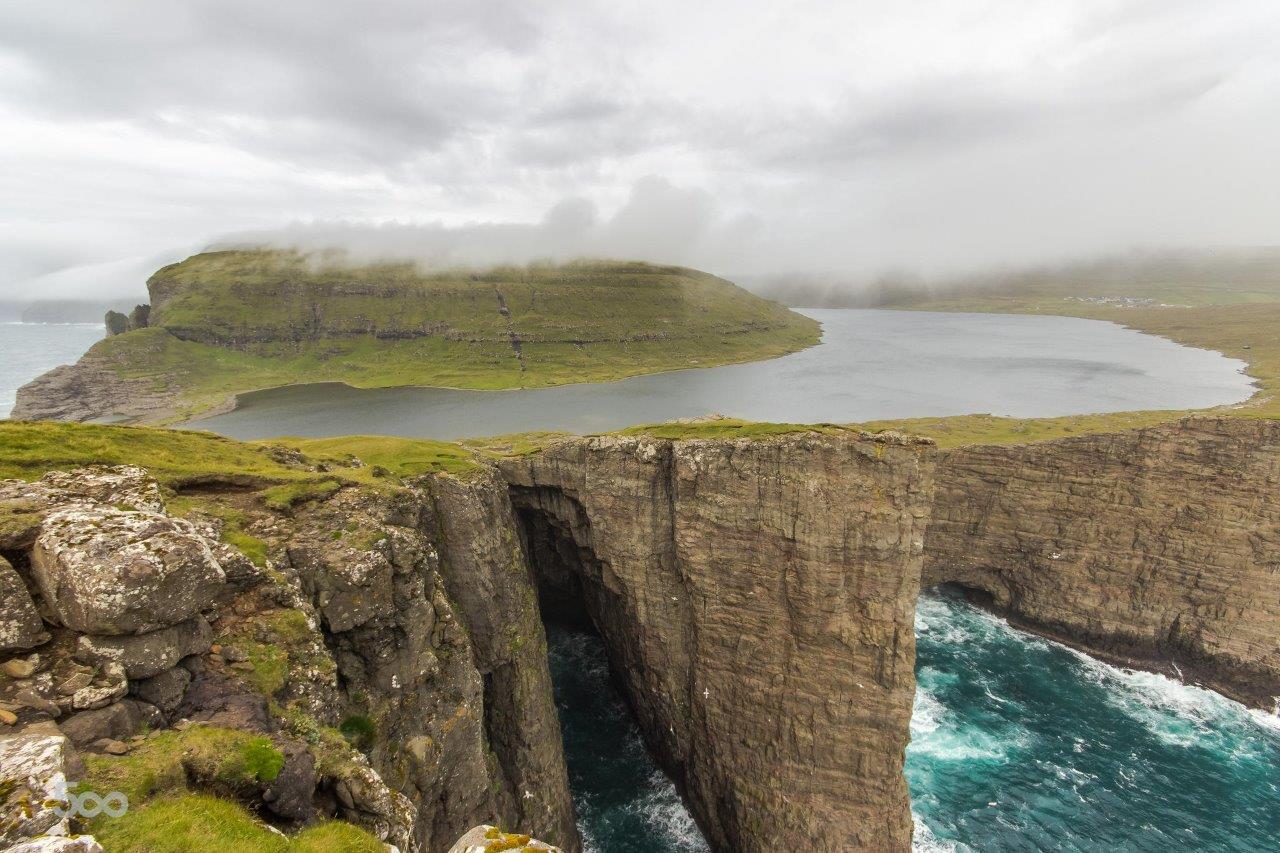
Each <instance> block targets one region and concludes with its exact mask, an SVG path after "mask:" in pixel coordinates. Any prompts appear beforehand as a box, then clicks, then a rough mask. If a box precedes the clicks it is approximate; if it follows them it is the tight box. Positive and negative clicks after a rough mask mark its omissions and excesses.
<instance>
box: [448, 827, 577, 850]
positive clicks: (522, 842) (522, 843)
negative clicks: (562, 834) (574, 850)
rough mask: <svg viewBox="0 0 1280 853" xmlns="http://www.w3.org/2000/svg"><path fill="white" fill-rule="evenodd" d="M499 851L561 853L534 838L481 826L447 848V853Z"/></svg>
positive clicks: (557, 848)
mask: <svg viewBox="0 0 1280 853" xmlns="http://www.w3.org/2000/svg"><path fill="white" fill-rule="evenodd" d="M500 850H521V851H523V850H540V851H545V853H562V851H561V850H560V848H559V847H552V846H551V845H550V844H543V843H542V842H541V841H538V840H537V839H536V838H531V837H530V836H528V835H521V834H519V833H515V832H503V831H502V830H500V829H498V828H497V827H496V826H489V825H488V824H481V825H480V826H476V827H472V828H471V829H470V830H469V831H468V832H467V834H466V835H464V836H462V837H461V838H459V839H458V842H457V843H456V844H454V845H453V847H451V848H449V853H496V851H500Z"/></svg>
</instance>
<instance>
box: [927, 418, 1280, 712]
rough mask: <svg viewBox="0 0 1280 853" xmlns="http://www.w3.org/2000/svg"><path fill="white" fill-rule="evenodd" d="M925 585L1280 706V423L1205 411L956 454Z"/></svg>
mask: <svg viewBox="0 0 1280 853" xmlns="http://www.w3.org/2000/svg"><path fill="white" fill-rule="evenodd" d="M936 479H937V498H936V502H935V505H934V511H933V520H932V522H931V524H930V526H929V530H928V534H927V537H926V547H925V553H926V559H925V568H924V582H925V584H926V585H932V584H936V583H941V582H944V581H955V582H959V583H962V584H965V585H967V586H969V587H972V588H975V589H979V590H983V591H985V592H987V593H990V595H991V596H992V598H993V603H994V604H995V606H996V607H997V608H999V609H1002V610H1004V611H1006V612H1008V613H1009V614H1010V615H1011V616H1013V617H1014V618H1016V619H1017V620H1020V621H1021V622H1023V623H1024V624H1026V625H1027V626H1029V627H1032V628H1034V629H1037V630H1040V631H1042V632H1046V633H1048V634H1050V635H1053V636H1057V637H1060V638H1062V639H1064V640H1067V641H1070V642H1073V643H1075V644H1078V645H1080V646H1082V647H1084V648H1085V649H1087V650H1089V651H1092V652H1094V653H1096V654H1101V655H1103V656H1106V657H1110V658H1118V659H1119V660H1120V661H1121V662H1131V663H1136V664H1141V665H1146V666H1155V667H1157V668H1164V669H1166V670H1169V671H1170V672H1171V674H1177V673H1176V671H1173V670H1171V669H1170V668H1169V667H1168V666H1167V664H1166V663H1165V662H1167V661H1173V662H1175V663H1176V664H1178V665H1179V667H1180V668H1181V670H1182V671H1183V673H1182V674H1185V675H1188V676H1191V677H1193V678H1195V679H1198V680H1201V681H1203V682H1204V683H1206V684H1207V685H1208V686H1211V687H1213V688H1215V689H1218V690H1221V691H1223V692H1225V693H1227V694H1228V695H1231V696H1235V697H1237V698H1239V699H1241V700H1242V701H1245V702H1248V703H1250V704H1253V705H1258V706H1262V707H1266V708H1268V709H1270V708H1272V707H1274V705H1275V702H1276V697H1277V696H1280V630H1278V629H1277V628H1278V626H1280V423H1277V422H1275V421H1270V420H1246V419H1240V418H1217V417H1194V418H1189V419H1186V420H1183V421H1179V422H1177V423H1173V424H1167V425H1163V426H1157V427H1152V428H1149V429H1140V430H1133V431H1128V432H1121V433H1112V434H1101V435H1086V436H1081V437H1079V438H1068V439H1060V440H1056V441H1046V442H1040V443H1036V444H1029V445H1011V446H998V447H995V446H977V447H967V448H960V449H956V450H951V451H948V452H947V453H945V454H944V455H943V457H942V461H941V463H940V466H939V469H938V473H937V477H936Z"/></svg>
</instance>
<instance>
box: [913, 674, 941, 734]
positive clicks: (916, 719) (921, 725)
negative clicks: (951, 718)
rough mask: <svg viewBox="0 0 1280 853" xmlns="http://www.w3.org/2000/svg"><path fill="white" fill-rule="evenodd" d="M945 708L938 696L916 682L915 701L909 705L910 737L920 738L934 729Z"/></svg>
mask: <svg viewBox="0 0 1280 853" xmlns="http://www.w3.org/2000/svg"><path fill="white" fill-rule="evenodd" d="M945 713H946V708H944V707H943V705H942V703H941V702H939V701H938V698H937V697H936V696H934V695H933V694H932V693H930V692H929V691H928V690H926V689H925V688H924V687H923V686H921V685H919V684H917V686H916V698H915V702H914V703H913V704H912V706H911V739H912V740H913V741H914V740H916V739H917V738H922V737H924V736H925V735H927V734H929V733H930V732H933V731H935V730H936V729H937V728H938V725H939V724H940V721H941V720H942V715H943V714H945Z"/></svg>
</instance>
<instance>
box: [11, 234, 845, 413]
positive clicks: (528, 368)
mask: <svg viewBox="0 0 1280 853" xmlns="http://www.w3.org/2000/svg"><path fill="white" fill-rule="evenodd" d="M341 261H342V259H341V257H339V256H324V257H317V256H303V255H300V254H297V253H294V252H287V251H267V250H256V251H255V250H236V251H223V252H207V253H204V254H200V255H195V256H193V257H191V258H188V259H187V260H185V261H183V262H181V263H178V264H173V265H171V266H167V267H164V268H163V269H161V270H160V271H158V272H157V273H156V274H155V275H153V276H152V277H151V279H150V281H148V285H147V286H148V289H149V291H150V293H151V306H152V307H151V312H150V316H149V318H148V319H147V320H146V322H147V324H148V325H147V327H145V328H137V327H136V326H137V325H138V324H132V325H131V326H130V328H131V329H132V330H131V331H127V332H125V333H124V334H118V335H114V336H112V337H109V338H106V339H105V340H103V341H101V342H100V343H98V344H97V345H95V346H94V347H93V348H92V349H91V350H90V351H89V352H88V353H87V354H86V355H85V357H84V358H83V359H81V362H80V363H79V364H78V365H76V366H74V367H71V368H65V369H62V372H61V373H59V372H58V371H54V372H53V373H50V374H46V376H45V377H41V379H39V380H37V381H35V382H33V383H31V384H30V385H28V386H27V387H26V388H24V389H22V391H20V392H19V397H18V405H17V407H15V410H14V417H47V418H62V419H72V420H83V419H86V418H96V417H104V416H117V417H118V416H123V417H126V418H130V419H145V420H172V419H175V418H181V417H185V416H190V415H194V414H197V413H200V412H205V411H208V410H210V409H214V408H217V407H220V406H225V405H226V404H227V401H228V398H229V397H230V396H231V395H234V394H235V393H238V392H243V391H248V390H254V389H258V388H265V387H273V386H278V385H285V384H290V383H297V382H325V381H336V382H345V383H348V384H351V385H355V386H359V387H388V386H398V385H424V386H442V387H456V388H492V389H499V388H516V387H538V386H547V385H557V384H564V383H568V382H584V381H600V380H606V379H617V378H621V377H624V376H632V375H636V374H641V373H652V372H657V371H663V370H674V369H679V368H686V367H705V366H711V365H718V364H727V363H732V362H738V361H751V360H756V359H762V358H771V357H774V356H778V355H782V354H785V353H788V352H793V351H795V350H798V349H802V348H804V347H807V346H811V345H813V344H815V343H817V342H818V339H819V336H820V330H819V327H818V324H817V323H815V322H814V321H813V320H810V319H809V318H807V317H803V316H801V315H799V314H795V313H793V312H792V311H790V310H788V309H787V308H785V307H783V306H782V305H779V304H777V303H774V302H770V301H768V300H765V299H762V298H760V297H758V296H754V295H752V294H750V293H748V292H746V291H745V290H742V289H741V288H739V287H737V286H735V285H733V284H731V283H730V282H728V281H725V280H724V279H720V278H717V277H715V276H712V275H709V274H707V273H702V272H698V271H696V270H690V269H684V268H682V267H668V266H655V265H650V264H643V263H626V262H611V261H589V262H588V261H584V262H577V263H571V264H565V265H542V266H537V265H535V266H529V267H507V268H499V269H493V270H486V271H479V272H470V271H451V272H430V273H427V272H423V271H421V270H419V269H418V268H417V267H415V266H413V265H411V264H390V263H387V264H374V265H365V266H351V265H348V264H344V263H342V262H341ZM119 319H121V320H122V321H123V318H119Z"/></svg>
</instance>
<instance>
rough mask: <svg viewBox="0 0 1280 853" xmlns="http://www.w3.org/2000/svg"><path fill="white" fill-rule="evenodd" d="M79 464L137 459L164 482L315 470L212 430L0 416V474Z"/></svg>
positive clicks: (271, 477)
mask: <svg viewBox="0 0 1280 853" xmlns="http://www.w3.org/2000/svg"><path fill="white" fill-rule="evenodd" d="M83 465H141V466H143V467H145V468H147V469H148V470H149V471H151V473H152V474H154V475H155V476H156V478H157V479H159V480H160V481H161V482H164V483H167V484H181V483H185V482H188V481H191V480H194V479H197V478H202V477H211V476H226V477H238V478H242V479H245V480H250V481H252V480H260V481H262V482H264V483H266V482H270V481H285V480H297V479H309V478H314V477H315V476H316V474H315V473H314V472H310V471H304V470H300V469H297V468H290V467H287V466H285V465H283V464H281V463H280V462H277V461H275V460H273V459H272V458H271V457H270V455H268V453H267V450H266V449H265V448H263V447H259V446H255V445H251V444H244V443H242V442H239V441H233V440H230V439H226V438H222V437H220V436H216V435H213V434H212V433H203V432H185V431H178V430H164V429H143V428H136V427H117V426H104V425H98V424H72V423H54V422H36V421H0V477H2V478H18V479H22V480H34V479H37V478H39V477H40V476H42V475H44V474H46V473H47V472H49V471H54V470H65V469H67V468H75V467H79V466H83Z"/></svg>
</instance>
